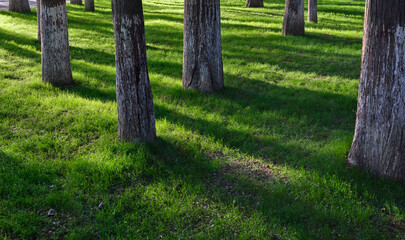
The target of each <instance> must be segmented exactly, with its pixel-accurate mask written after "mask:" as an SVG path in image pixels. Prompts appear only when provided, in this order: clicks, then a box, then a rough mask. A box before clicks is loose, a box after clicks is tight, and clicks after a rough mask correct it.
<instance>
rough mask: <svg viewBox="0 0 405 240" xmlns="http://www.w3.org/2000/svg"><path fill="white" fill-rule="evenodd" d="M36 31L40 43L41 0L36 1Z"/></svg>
mask: <svg viewBox="0 0 405 240" xmlns="http://www.w3.org/2000/svg"><path fill="white" fill-rule="evenodd" d="M37 30H38V35H37V38H38V41H39V42H41V0H37Z"/></svg>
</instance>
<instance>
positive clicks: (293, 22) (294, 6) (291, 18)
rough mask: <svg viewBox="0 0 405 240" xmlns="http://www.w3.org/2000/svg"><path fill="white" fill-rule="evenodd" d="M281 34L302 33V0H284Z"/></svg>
mask: <svg viewBox="0 0 405 240" xmlns="http://www.w3.org/2000/svg"><path fill="white" fill-rule="evenodd" d="M282 33H283V35H304V34H305V17H304V0H286V3H285V12H284V22H283V31H282Z"/></svg>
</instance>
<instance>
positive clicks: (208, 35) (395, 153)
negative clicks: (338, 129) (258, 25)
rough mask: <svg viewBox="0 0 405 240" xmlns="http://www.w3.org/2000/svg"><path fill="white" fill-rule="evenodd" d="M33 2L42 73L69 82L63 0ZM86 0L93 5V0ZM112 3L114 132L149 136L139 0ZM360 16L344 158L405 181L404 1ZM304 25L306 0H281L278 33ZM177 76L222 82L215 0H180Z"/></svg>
mask: <svg viewBox="0 0 405 240" xmlns="http://www.w3.org/2000/svg"><path fill="white" fill-rule="evenodd" d="M12 2H13V3H12ZM24 2H27V0H11V1H10V10H14V11H21V12H23V11H26V10H21V9H24V6H25V7H26V6H28V4H25V3H24ZM38 3H39V4H38V10H37V13H38V39H39V40H40V41H41V51H42V54H41V56H42V57H41V63H42V81H43V82H45V83H50V84H56V85H69V84H72V83H73V78H72V72H71V67H70V56H69V55H70V54H69V41H68V25H67V10H66V0H38ZM71 3H76V4H82V0H72V1H71ZM85 5H86V9H92V10H90V11H94V0H86V3H85ZM246 6H247V7H263V0H247V1H246ZM91 7H92V8H91ZM111 7H112V16H113V25H114V39H115V58H116V61H115V62H116V93H117V110H118V137H119V139H120V140H122V141H153V140H154V139H156V127H155V114H154V107H153V97H152V91H151V86H150V81H149V76H148V66H147V58H146V41H145V26H144V17H143V10H142V0H112V1H111ZM16 9H19V10H16ZM28 9H29V6H28ZM308 21H312V22H315V23H316V22H317V21H318V17H317V0H309V1H308ZM364 21H365V22H364V36H363V54H362V62H361V75H360V82H359V90H358V91H359V92H358V107H357V117H356V125H355V133H354V138H353V143H352V146H351V149H350V152H349V155H348V159H347V162H348V164H349V165H354V166H359V167H362V168H366V169H368V170H370V171H371V172H372V173H374V174H375V175H378V176H381V177H387V178H391V179H395V180H397V181H400V182H402V183H405V1H403V0H366V3H365V17H364ZM304 33H305V19H304V0H286V5H285V14H284V21H283V28H282V34H283V35H303V34H304ZM182 83H183V88H184V89H196V90H199V91H202V92H207V93H210V92H214V91H218V90H221V89H223V88H224V76H223V62H222V47H221V22H220V1H219V0H185V1H184V38H183V74H182Z"/></svg>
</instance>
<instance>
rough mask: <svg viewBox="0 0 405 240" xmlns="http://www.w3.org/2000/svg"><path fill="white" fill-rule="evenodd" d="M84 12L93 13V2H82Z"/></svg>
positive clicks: (91, 0)
mask: <svg viewBox="0 0 405 240" xmlns="http://www.w3.org/2000/svg"><path fill="white" fill-rule="evenodd" d="M84 10H85V11H89V12H94V0H85V1H84Z"/></svg>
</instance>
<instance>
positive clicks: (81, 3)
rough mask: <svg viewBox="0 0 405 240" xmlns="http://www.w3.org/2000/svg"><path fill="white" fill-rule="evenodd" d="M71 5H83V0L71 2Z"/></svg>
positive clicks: (71, 0) (72, 0)
mask: <svg viewBox="0 0 405 240" xmlns="http://www.w3.org/2000/svg"><path fill="white" fill-rule="evenodd" d="M70 4H76V5H83V1H82V0H70Z"/></svg>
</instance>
